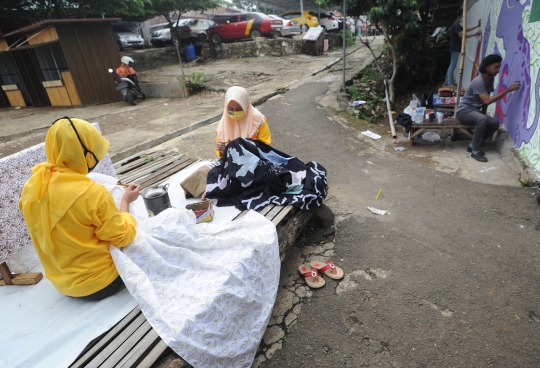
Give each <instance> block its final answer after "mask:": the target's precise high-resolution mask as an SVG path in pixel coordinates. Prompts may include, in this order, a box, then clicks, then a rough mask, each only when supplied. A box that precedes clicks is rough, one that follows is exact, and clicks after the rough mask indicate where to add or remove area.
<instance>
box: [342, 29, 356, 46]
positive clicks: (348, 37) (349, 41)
mask: <svg viewBox="0 0 540 368" xmlns="http://www.w3.org/2000/svg"><path fill="white" fill-rule="evenodd" d="M339 39H340V45H343V31H339ZM354 41H355V39H354V34H353V33H352V32H351V31H349V30H348V29H347V30H346V31H345V44H346V45H347V46H351V45H354Z"/></svg>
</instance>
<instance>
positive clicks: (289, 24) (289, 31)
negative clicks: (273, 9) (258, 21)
mask: <svg viewBox="0 0 540 368" xmlns="http://www.w3.org/2000/svg"><path fill="white" fill-rule="evenodd" d="M268 16H269V17H270V18H272V19H276V20H280V21H282V22H283V25H282V26H279V27H280V28H281V30H279V31H278V32H277V33H276V35H277V36H278V37H292V36H294V35H299V34H301V33H302V31H301V30H300V24H299V23H298V22H297V21H295V20H288V19H284V18H281V17H278V16H277V15H273V14H270V15H268Z"/></svg>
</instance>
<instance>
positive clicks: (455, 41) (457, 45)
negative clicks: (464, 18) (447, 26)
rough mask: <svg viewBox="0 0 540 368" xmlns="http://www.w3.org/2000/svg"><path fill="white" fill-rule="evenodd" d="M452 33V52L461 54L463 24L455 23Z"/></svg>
mask: <svg viewBox="0 0 540 368" xmlns="http://www.w3.org/2000/svg"><path fill="white" fill-rule="evenodd" d="M451 29H452V31H451V32H450V52H461V37H459V34H458V33H459V32H462V31H463V27H462V26H461V24H459V23H457V22H454V24H452V28H451Z"/></svg>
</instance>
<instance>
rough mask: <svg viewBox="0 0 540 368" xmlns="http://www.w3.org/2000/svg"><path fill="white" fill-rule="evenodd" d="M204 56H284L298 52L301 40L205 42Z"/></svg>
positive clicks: (215, 57)
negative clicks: (217, 43)
mask: <svg viewBox="0 0 540 368" xmlns="http://www.w3.org/2000/svg"><path fill="white" fill-rule="evenodd" d="M203 50H204V53H205V58H211V59H241V58H248V57H260V56H285V55H294V54H300V53H301V51H302V40H296V39H291V38H283V37H277V38H263V37H258V38H257V39H255V41H244V42H233V43H222V44H220V45H214V44H212V43H207V44H206V45H204V47H203Z"/></svg>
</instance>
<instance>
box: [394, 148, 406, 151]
mask: <svg viewBox="0 0 540 368" xmlns="http://www.w3.org/2000/svg"><path fill="white" fill-rule="evenodd" d="M394 151H405V147H394Z"/></svg>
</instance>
